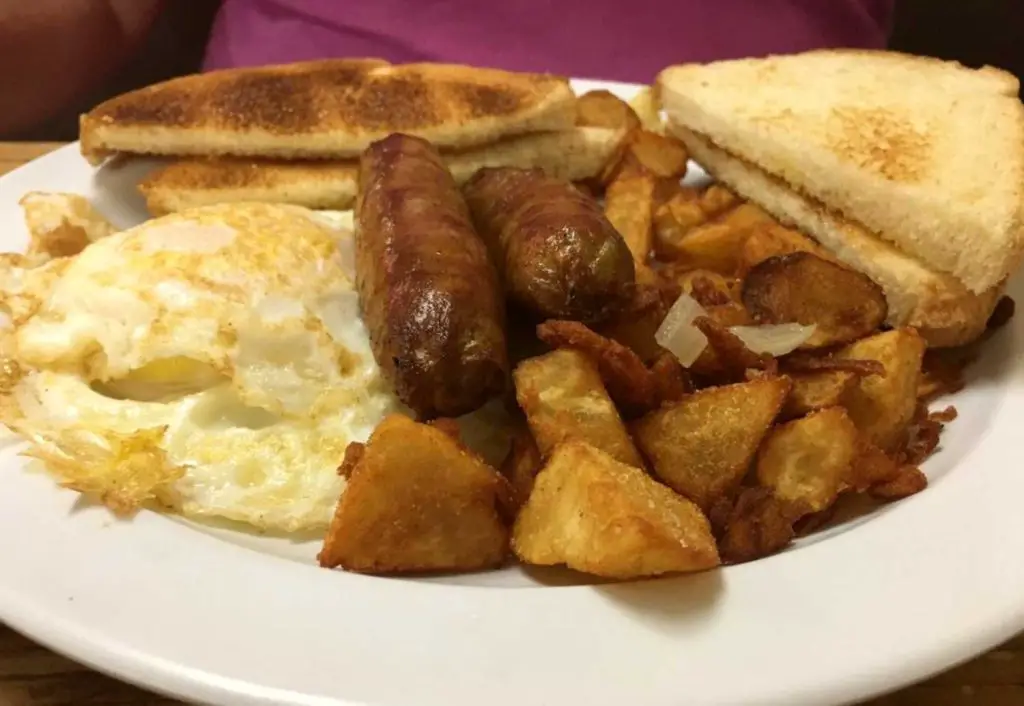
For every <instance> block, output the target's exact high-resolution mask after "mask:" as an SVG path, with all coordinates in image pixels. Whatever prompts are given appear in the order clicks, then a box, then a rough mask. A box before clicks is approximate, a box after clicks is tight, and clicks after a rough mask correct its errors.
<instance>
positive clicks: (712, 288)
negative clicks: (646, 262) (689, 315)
mask: <svg viewBox="0 0 1024 706" xmlns="http://www.w3.org/2000/svg"><path fill="white" fill-rule="evenodd" d="M661 272H662V274H663V275H665V276H666V277H668V278H669V279H671V280H672V281H674V282H676V283H677V284H678V285H679V286H680V287H681V288H682V290H683V291H684V292H686V293H687V294H689V295H690V296H691V297H693V298H694V299H696V300H697V303H698V304H700V305H701V306H703V307H705V308H707V307H710V306H722V305H725V304H732V303H735V304H739V303H740V294H741V293H742V290H743V283H742V282H741V281H740V280H738V279H736V278H735V277H726V276H725V275H722V274H719V273H718V272H712V271H711V270H705V269H691V268H689V267H686V266H680V265H679V264H678V263H675V264H671V265H668V266H667V267H664V268H662V270H661Z"/></svg>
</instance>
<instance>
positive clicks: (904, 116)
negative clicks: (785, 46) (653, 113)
mask: <svg viewBox="0 0 1024 706" xmlns="http://www.w3.org/2000/svg"><path fill="white" fill-rule="evenodd" d="M658 89H659V95H660V99H661V102H662V105H663V107H664V108H665V110H666V112H667V114H668V117H669V120H670V122H672V123H675V124H676V125H680V126H683V127H686V128H688V129H690V130H692V131H693V132H695V133H698V134H700V135H704V136H706V137H708V138H709V139H710V140H712V141H713V142H714V144H716V145H717V146H719V147H720V148H722V149H723V150H725V151H727V152H728V153H730V154H733V155H736V156H738V157H740V158H742V159H744V160H745V161H748V162H750V163H753V164H756V165H758V167H760V168H761V169H763V170H764V171H765V172H767V173H768V174H771V175H772V176H773V177H777V178H779V179H781V180H782V181H784V182H786V183H787V184H788V185H789V186H790V187H792V188H793V189H794V190H796V191H798V192H800V193H802V194H806V195H807V196H808V197H809V198H811V199H813V200H815V201H819V202H822V203H826V204H828V205H829V207H830V208H831V209H832V210H834V211H835V212H836V213H838V214H842V215H843V216H845V217H846V218H849V219H850V220H852V221H855V222H857V223H860V224H862V225H863V226H864V227H865V228H866V229H867V230H869V231H871V232H874V233H880V234H882V235H883V237H885V238H886V239H888V240H890V241H891V242H892V243H894V244H895V245H897V246H898V247H899V248H900V249H902V250H903V251H905V252H907V253H909V254H911V255H914V256H916V257H917V258H919V259H920V260H921V261H922V262H924V263H925V264H927V265H929V266H930V267H931V268H932V269H934V270H937V271H939V272H947V273H951V274H953V275H955V276H956V277H957V278H959V279H960V280H961V281H962V282H964V284H966V285H967V287H968V289H970V290H971V291H973V292H976V293H982V292H987V291H989V290H990V289H991V288H992V287H994V286H996V285H998V284H999V283H1000V282H1001V281H1003V280H1004V279H1005V278H1006V277H1007V275H1009V274H1010V273H1011V272H1012V271H1013V270H1015V269H1016V267H1017V266H1018V264H1019V263H1020V260H1021V255H1022V252H1024V106H1022V105H1021V102H1020V100H1019V99H1018V97H1017V92H1018V90H1019V82H1018V81H1017V79H1016V78H1014V77H1013V76H1011V75H1010V74H1007V73H1005V72H1002V71H999V70H997V69H992V68H984V69H978V70H973V69H967V68H965V67H963V66H961V65H959V64H956V63H953V62H944V61H940V60H937V59H928V58H923V57H912V56H907V55H903V54H897V53H893V52H873V51H843V50H838V51H816V52H809V53H805V54H798V55H792V56H776V57H769V58H766V59H747V60H739V61H724V62H718V63H714V64H707V65H682V66H675V67H670V68H668V69H666V70H665V71H663V72H662V73H661V74H660V76H659V79H658Z"/></svg>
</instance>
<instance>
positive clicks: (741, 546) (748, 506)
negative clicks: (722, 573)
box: [718, 488, 795, 564]
mask: <svg viewBox="0 0 1024 706" xmlns="http://www.w3.org/2000/svg"><path fill="white" fill-rule="evenodd" d="M794 520H795V518H794V516H793V512H792V509H791V508H790V506H789V505H787V504H786V503H785V501H783V500H780V499H779V498H777V497H775V496H774V495H773V494H772V492H771V491H770V490H768V489H767V488H745V489H744V490H743V492H741V493H740V495H739V497H738V498H737V499H736V504H735V505H734V506H733V508H732V511H731V512H730V513H729V517H728V520H727V521H726V523H725V525H726V526H725V532H724V533H723V534H722V537H721V539H720V540H719V542H718V550H719V551H720V552H721V553H722V558H723V559H724V560H725V561H727V562H729V563H731V564H739V563H742V562H745V561H753V560H754V559H760V558H761V557H765V556H768V555H769V554H774V553H775V552H777V551H779V550H781V549H783V548H784V547H785V546H786V545H787V544H789V543H790V542H791V541H792V540H793V537H794V535H795V532H794V530H793V522H794Z"/></svg>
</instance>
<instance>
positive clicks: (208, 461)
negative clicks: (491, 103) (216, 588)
mask: <svg viewBox="0 0 1024 706" xmlns="http://www.w3.org/2000/svg"><path fill="white" fill-rule="evenodd" d="M337 226H338V223H337V218H334V219H332V218H331V217H330V216H325V215H323V214H317V213H314V212H312V211H309V210H306V209H303V208H300V207H296V206H285V205H271V204H255V203H253V204H221V205H212V206H204V207H200V208H196V209H193V210H189V211H184V212H181V213H176V214H172V215H168V216H165V217H162V218H158V219H154V220H151V221H147V222H145V223H143V224H141V225H139V226H137V227H135V228H132V229H129V230H127V231H123V232H120V233H116V234H113V235H107V236H106V237H103V238H101V239H97V240H95V241H93V242H91V243H90V244H89V245H88V246H86V247H85V249H84V250H82V251H81V253H80V254H78V255H74V256H70V257H63V258H58V259H54V260H50V261H49V262H46V263H44V264H43V265H41V266H37V267H32V266H31V263H26V262H25V261H24V260H18V259H17V258H8V259H7V260H5V261H0V305H2V306H3V307H4V308H5V309H6V310H7V312H8V314H9V316H10V318H11V322H12V328H11V329H10V330H9V331H8V332H7V335H6V337H5V338H4V340H3V341H2V346H0V355H2V356H3V358H2V362H3V364H2V365H0V421H3V422H4V423H5V424H7V425H8V426H9V427H10V428H11V429H13V430H14V431H16V432H17V433H19V434H20V435H22V436H23V437H24V438H26V439H27V440H28V441H29V442H30V444H31V447H30V449H29V451H28V452H27V453H28V455H31V456H34V457H36V458H38V459H40V460H41V461H42V462H43V463H44V464H45V466H46V467H47V469H48V470H49V471H51V472H52V473H54V474H55V475H56V476H57V477H58V478H59V479H60V480H61V482H62V483H63V484H64V485H66V486H68V487H71V488H74V489H77V490H79V491H81V492H83V493H87V494H89V495H92V496H95V497H97V498H100V499H101V500H102V501H103V502H105V503H106V504H107V505H109V506H110V507H111V508H113V509H115V510H118V511H123V512H130V511H132V510H134V509H136V508H138V507H140V506H143V505H147V504H158V505H161V506H163V507H166V508H168V509H170V510H172V511H176V512H180V513H182V514H184V515H186V516H190V517H218V518H226V519H230V520H237V521H241V522H246V523H249V524H251V525H254V526H256V527H259V528H261V529H266V530H275V531H282V532H292V531H299V530H309V529H317V528H321V527H325V526H326V525H327V524H328V522H329V519H330V515H331V512H332V510H333V508H334V505H335V504H336V502H337V499H338V496H339V495H340V493H341V492H342V491H343V489H344V480H343V479H342V478H340V477H339V476H338V475H337V473H336V469H337V466H338V464H339V462H340V460H341V458H342V455H343V453H344V449H345V447H346V446H347V445H348V443H349V442H351V441H361V440H365V438H366V437H368V436H369V433H370V431H371V430H372V428H373V427H374V426H375V425H376V423H377V422H378V421H379V420H380V419H381V418H383V416H384V415H385V414H387V413H388V412H390V411H393V410H395V409H397V407H398V402H397V400H396V398H395V396H394V395H393V393H392V391H391V389H390V387H389V386H388V385H387V384H386V383H385V381H384V380H383V378H382V376H381V373H380V370H379V369H378V367H377V365H376V363H375V361H374V359H373V355H372V353H371V350H370V347H369V341H368V337H367V332H366V329H365V327H364V326H363V323H362V321H361V320H360V318H359V312H358V299H357V295H356V293H355V289H354V282H353V273H352V267H351V250H352V243H351V239H352V234H351V231H350V230H349V229H346V228H339V227H337Z"/></svg>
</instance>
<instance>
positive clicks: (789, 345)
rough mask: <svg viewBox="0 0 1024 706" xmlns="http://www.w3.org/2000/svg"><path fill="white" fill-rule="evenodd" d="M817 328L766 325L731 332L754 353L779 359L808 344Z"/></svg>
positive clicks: (746, 327) (742, 327)
mask: <svg viewBox="0 0 1024 706" xmlns="http://www.w3.org/2000/svg"><path fill="white" fill-rule="evenodd" d="M816 328H817V327H816V326H814V325H811V326H804V325H803V324H765V325H763V326H733V327H732V328H730V329H729V330H730V331H731V332H732V333H733V335H735V336H736V337H737V338H738V339H740V340H741V341H743V343H744V345H746V347H747V348H749V349H750V350H752V351H753V352H754V353H766V354H768V355H770V356H772V357H775V358H777V357H778V356H781V355H786V354H787V353H792V352H793V351H795V350H796V349H797V348H799V347H800V346H801V345H803V344H804V343H806V342H807V341H808V339H810V337H811V336H813V335H814V331H815V329H816Z"/></svg>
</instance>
